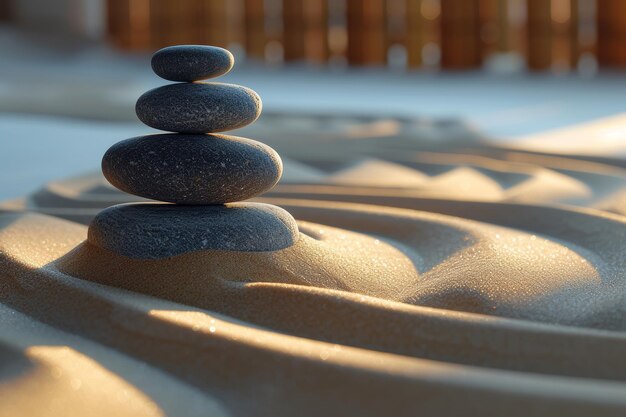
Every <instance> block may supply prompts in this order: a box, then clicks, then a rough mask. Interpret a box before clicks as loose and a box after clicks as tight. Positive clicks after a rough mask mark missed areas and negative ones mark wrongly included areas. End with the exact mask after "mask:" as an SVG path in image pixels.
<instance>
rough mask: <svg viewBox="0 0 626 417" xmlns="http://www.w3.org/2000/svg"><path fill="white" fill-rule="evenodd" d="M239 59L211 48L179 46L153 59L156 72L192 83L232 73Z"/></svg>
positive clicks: (221, 50) (220, 49)
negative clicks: (236, 60) (236, 59)
mask: <svg viewBox="0 0 626 417" xmlns="http://www.w3.org/2000/svg"><path fill="white" fill-rule="evenodd" d="M234 63H235V58H233V54H231V53H230V52H228V51H227V50H226V49H223V48H218V47H216V46H208V45H176V46H168V47H167V48H163V49H159V50H158V51H156V52H155V53H154V55H153V56H152V61H151V65H152V70H153V71H154V72H155V74H156V75H158V76H159V77H161V78H165V79H166V80H170V81H183V82H192V81H199V80H206V79H207V78H213V77H219V76H220V75H224V74H226V73H227V72H228V71H230V70H231V68H232V67H233V64H234Z"/></svg>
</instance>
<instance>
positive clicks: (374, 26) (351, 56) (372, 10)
mask: <svg viewBox="0 0 626 417" xmlns="http://www.w3.org/2000/svg"><path fill="white" fill-rule="evenodd" d="M346 9H347V16H346V17H347V29H348V53H347V55H348V63H350V64H352V65H380V64H384V63H385V62H386V60H387V47H386V46H387V41H386V28H385V26H386V16H385V4H384V1H383V0H347V8H346Z"/></svg>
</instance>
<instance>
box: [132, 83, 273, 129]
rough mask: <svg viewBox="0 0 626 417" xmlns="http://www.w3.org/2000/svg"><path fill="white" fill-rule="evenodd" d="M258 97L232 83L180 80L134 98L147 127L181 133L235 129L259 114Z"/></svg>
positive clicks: (259, 103)
mask: <svg viewBox="0 0 626 417" xmlns="http://www.w3.org/2000/svg"><path fill="white" fill-rule="evenodd" d="M261 106H262V105H261V98H260V97H259V96H258V95H257V93H255V92H254V91H252V90H251V89H249V88H246V87H242V86H239V85H234V84H220V83H180V84H170V85H165V86H163V87H158V88H155V89H152V90H150V91H147V92H146V93H144V94H143V95H142V96H141V97H139V99H138V100H137V104H136V105H135V112H136V113H137V117H139V119H140V120H141V121H142V122H143V123H145V124H147V125H148V126H150V127H153V128H155V129H160V130H166V131H170V132H180V133H212V132H222V131H225V130H232V129H238V128H240V127H244V126H246V125H248V124H250V123H252V122H254V121H255V120H256V119H257V117H259V115H260V114H261Z"/></svg>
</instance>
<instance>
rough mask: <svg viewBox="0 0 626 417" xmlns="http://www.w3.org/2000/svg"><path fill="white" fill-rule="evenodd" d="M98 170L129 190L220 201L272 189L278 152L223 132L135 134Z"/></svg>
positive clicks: (160, 196)
mask: <svg viewBox="0 0 626 417" xmlns="http://www.w3.org/2000/svg"><path fill="white" fill-rule="evenodd" d="M102 172H103V173H104V176H105V177H106V178H107V180H109V182H110V183H111V184H113V185H114V186H115V187H117V188H119V189H120V190H122V191H125V192H127V193H130V194H135V195H138V196H140V197H146V198H151V199H154V200H159V201H167V202H170V203H180V204H222V203H228V202H233V201H240V200H246V199H248V198H252V197H254V196H257V195H259V194H262V193H263V192H265V191H267V190H269V189H270V188H272V187H273V186H274V185H275V184H276V183H277V182H278V180H279V179H280V176H281V174H282V162H281V160H280V157H279V156H278V154H277V153H276V152H275V151H274V150H273V149H272V148H270V147H269V146H267V145H264V144H262V143H260V142H257V141H254V140H251V139H245V138H240V137H236V136H227V135H187V134H175V133H171V134H161V135H147V136H138V137H135V138H131V139H127V140H124V141H121V142H118V143H116V144H115V145H113V146H112V147H111V148H109V150H107V152H106V153H105V154H104V157H103V159H102Z"/></svg>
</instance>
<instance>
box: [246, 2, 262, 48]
mask: <svg viewBox="0 0 626 417" xmlns="http://www.w3.org/2000/svg"><path fill="white" fill-rule="evenodd" d="M264 3H265V2H264V1H263V0H245V2H244V31H245V38H244V41H245V49H246V54H247V55H248V56H249V57H252V58H257V59H263V57H264V56H265V44H266V39H267V38H266V34H265V10H264Z"/></svg>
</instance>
